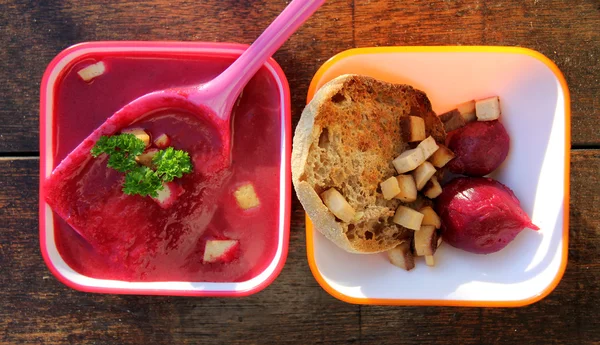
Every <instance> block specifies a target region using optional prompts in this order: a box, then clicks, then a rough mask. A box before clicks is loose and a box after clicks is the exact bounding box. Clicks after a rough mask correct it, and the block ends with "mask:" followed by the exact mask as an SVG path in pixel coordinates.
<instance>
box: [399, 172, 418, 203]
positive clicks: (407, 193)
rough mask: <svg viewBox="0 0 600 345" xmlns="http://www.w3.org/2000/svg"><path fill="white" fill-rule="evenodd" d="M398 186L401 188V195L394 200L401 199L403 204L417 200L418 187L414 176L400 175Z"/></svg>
mask: <svg viewBox="0 0 600 345" xmlns="http://www.w3.org/2000/svg"><path fill="white" fill-rule="evenodd" d="M396 180H398V186H399V187H400V193H398V194H396V195H395V196H394V198H396V199H399V200H401V201H403V202H413V201H415V200H417V185H416V184H415V179H414V178H413V177H412V175H398V176H396Z"/></svg>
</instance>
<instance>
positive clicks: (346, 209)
mask: <svg viewBox="0 0 600 345" xmlns="http://www.w3.org/2000/svg"><path fill="white" fill-rule="evenodd" d="M321 199H323V203H324V204H325V206H327V208H328V209H329V211H331V213H333V215H334V216H336V217H338V218H339V219H341V220H342V221H343V222H346V223H349V222H350V221H352V220H353V219H354V215H355V214H356V212H355V211H354V208H352V206H350V204H349V203H348V201H346V199H345V198H344V196H343V195H342V194H341V193H340V192H338V191H337V190H336V189H335V188H329V189H328V190H326V191H324V192H323V193H321Z"/></svg>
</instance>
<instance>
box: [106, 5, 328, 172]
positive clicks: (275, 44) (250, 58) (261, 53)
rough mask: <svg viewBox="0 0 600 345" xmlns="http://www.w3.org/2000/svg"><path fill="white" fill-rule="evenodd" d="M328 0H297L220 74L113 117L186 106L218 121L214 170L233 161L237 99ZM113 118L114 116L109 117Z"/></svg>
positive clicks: (132, 116)
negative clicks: (255, 75) (217, 153)
mask: <svg viewBox="0 0 600 345" xmlns="http://www.w3.org/2000/svg"><path fill="white" fill-rule="evenodd" d="M324 2H325V0H293V1H292V2H290V4H289V5H288V6H287V7H286V8H285V9H284V10H283V12H281V14H280V15H279V16H278V17H277V18H276V19H275V20H274V21H273V22H272V23H271V25H269V27H268V28H267V29H266V30H265V31H264V32H263V33H262V34H261V35H260V36H259V37H258V39H256V41H255V42H254V43H253V44H252V45H251V46H250V47H248V49H247V50H246V51H245V52H244V53H243V54H242V55H241V56H240V57H239V58H238V59H237V60H236V61H234V62H233V64H231V65H230V66H229V67H228V68H227V69H226V70H225V71H223V72H222V73H221V74H220V75H218V76H217V77H216V78H214V79H212V80H210V81H208V82H206V83H203V84H200V85H195V86H191V87H177V88H170V89H166V90H160V91H155V92H152V93H149V94H146V95H144V96H141V97H139V98H137V99H135V100H134V101H132V102H131V103H129V104H127V105H125V106H124V107H123V108H121V109H120V110H118V111H117V112H116V113H115V114H114V115H113V116H112V117H114V118H122V117H125V118H128V119H131V120H132V121H133V120H135V119H137V118H140V117H142V116H144V115H146V114H149V113H152V112H155V111H159V110H164V109H173V110H177V109H180V110H184V111H187V112H190V113H192V114H195V115H197V116H199V117H201V118H204V119H206V120H207V122H209V123H211V124H212V125H214V127H215V129H216V132H217V133H218V135H219V140H220V143H221V145H222V146H221V148H222V149H221V152H220V155H218V157H214V159H212V160H211V162H210V163H209V166H210V167H211V169H210V170H220V169H223V168H226V167H228V166H229V165H230V164H231V159H230V156H231V112H232V109H233V106H234V104H235V101H236V99H237V98H238V96H239V95H240V93H241V91H242V89H243V88H244V87H245V86H246V84H247V83H248V82H249V81H250V79H251V78H252V77H253V76H254V74H256V72H258V70H259V69H260V68H261V66H262V65H263V64H264V63H265V61H267V59H269V58H270V57H271V55H273V53H275V51H276V50H277V49H279V47H281V45H282V44H283V43H284V42H285V41H286V40H287V39H288V38H289V37H290V36H291V35H292V34H293V33H294V32H295V31H296V30H297V29H298V27H300V25H302V24H303V23H304V22H305V21H306V20H307V19H308V18H309V17H310V16H311V15H312V14H313V13H314V12H315V11H316V10H317V9H318V8H319V7H320V6H321V5H322V4H323V3H324ZM109 120H110V119H109Z"/></svg>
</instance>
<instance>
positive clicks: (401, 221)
mask: <svg viewBox="0 0 600 345" xmlns="http://www.w3.org/2000/svg"><path fill="white" fill-rule="evenodd" d="M393 221H394V223H396V224H398V225H400V226H403V227H405V228H407V229H411V230H420V229H421V222H422V221H423V213H421V212H418V211H415V210H413V209H412V208H409V207H406V206H402V205H401V206H398V208H397V209H396V214H394V218H393Z"/></svg>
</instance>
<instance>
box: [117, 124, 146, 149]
mask: <svg viewBox="0 0 600 345" xmlns="http://www.w3.org/2000/svg"><path fill="white" fill-rule="evenodd" d="M121 133H123V134H133V135H135V137H136V138H138V139H140V140H141V141H143V142H144V144H145V145H146V147H148V146H150V136H149V135H148V133H146V131H145V130H143V129H142V128H128V129H124V130H122V131H121Z"/></svg>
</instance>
